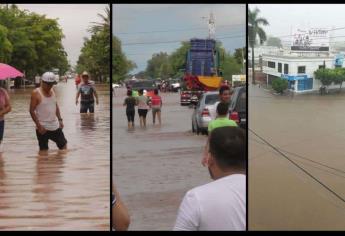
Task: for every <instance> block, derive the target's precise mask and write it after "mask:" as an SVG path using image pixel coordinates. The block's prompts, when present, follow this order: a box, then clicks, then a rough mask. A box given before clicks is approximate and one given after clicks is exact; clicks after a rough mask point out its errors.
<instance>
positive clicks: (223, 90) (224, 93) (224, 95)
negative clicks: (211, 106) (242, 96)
mask: <svg viewBox="0 0 345 236" xmlns="http://www.w3.org/2000/svg"><path fill="white" fill-rule="evenodd" d="M219 97H220V101H221V102H230V97H231V91H230V87H229V86H227V85H223V86H222V87H220V89H219Z"/></svg>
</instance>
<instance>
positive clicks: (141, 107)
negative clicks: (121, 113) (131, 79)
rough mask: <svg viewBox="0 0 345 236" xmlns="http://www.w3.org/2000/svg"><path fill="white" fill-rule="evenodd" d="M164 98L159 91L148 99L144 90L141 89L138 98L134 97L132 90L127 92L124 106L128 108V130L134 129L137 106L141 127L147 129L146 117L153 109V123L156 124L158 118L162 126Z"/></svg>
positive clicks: (155, 91) (156, 90)
mask: <svg viewBox="0 0 345 236" xmlns="http://www.w3.org/2000/svg"><path fill="white" fill-rule="evenodd" d="M162 105H163V103H162V98H161V96H159V95H158V89H155V90H154V94H153V95H152V96H151V97H148V96H146V95H145V94H144V90H143V89H139V91H138V96H136V97H134V96H133V91H132V90H130V89H129V90H127V97H126V98H125V100H124V102H123V106H126V116H127V121H128V129H132V128H134V117H135V106H138V114H139V120H140V127H141V128H146V116H147V113H148V111H149V110H150V109H152V122H153V124H155V123H156V117H157V118H158V124H159V125H161V124H162V118H161V111H162Z"/></svg>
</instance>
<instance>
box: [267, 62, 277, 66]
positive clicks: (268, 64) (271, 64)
mask: <svg viewBox="0 0 345 236" xmlns="http://www.w3.org/2000/svg"><path fill="white" fill-rule="evenodd" d="M267 66H268V67H270V68H276V63H275V62H273V61H268V62H267Z"/></svg>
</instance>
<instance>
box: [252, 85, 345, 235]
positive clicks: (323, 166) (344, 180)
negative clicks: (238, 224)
mask: <svg viewBox="0 0 345 236" xmlns="http://www.w3.org/2000/svg"><path fill="white" fill-rule="evenodd" d="M344 104H345V91H342V93H341V94H337V93H335V94H332V95H327V96H320V95H317V94H309V95H295V96H293V97H292V96H279V95H278V96H276V95H273V94H272V93H271V92H269V91H267V90H265V89H264V88H262V87H261V88H259V87H258V85H257V86H253V85H251V84H250V85H249V113H248V116H249V128H250V129H252V130H253V131H254V132H256V133H257V134H258V135H260V136H261V137H262V138H264V139H265V140H267V141H268V142H269V143H271V144H272V145H273V146H275V147H277V148H280V151H281V152H282V153H284V154H285V155H287V156H288V157H289V158H291V160H293V161H295V162H296V163H297V164H298V165H299V166H301V167H302V168H304V169H305V170H306V171H307V172H308V173H310V174H311V175H313V176H314V177H315V178H317V179H318V180H320V181H321V182H322V183H323V184H325V185H326V186H328V187H329V188H330V189H331V190H332V191H334V192H336V193H337V194H338V195H339V196H340V197H342V198H343V199H344V198H345V161H344V156H345V145H344V140H345V126H344V120H345V109H344V107H345V106H344ZM306 158H307V159H306ZM248 176H249V186H248V187H249V192H248V193H249V200H248V203H249V209H248V213H249V223H248V226H249V230H344V229H345V221H344V219H345V202H342V201H341V200H340V199H339V198H337V197H336V196H335V195H334V194H332V193H331V192H330V191H328V190H327V189H326V188H324V187H323V186H322V185H321V184H319V183H317V182H316V181H315V180H314V179H312V178H311V177H310V176H308V175H307V174H306V173H304V172H303V171H302V170H301V169H299V168H297V167H296V166H295V165H293V164H292V163H291V162H289V161H288V160H287V159H285V158H284V157H283V156H282V155H281V154H279V153H278V152H277V151H274V150H273V149H272V148H271V147H269V146H268V145H267V144H265V143H264V142H263V141H262V140H261V139H259V138H258V137H256V136H255V135H253V133H251V132H250V131H249V174H248Z"/></svg>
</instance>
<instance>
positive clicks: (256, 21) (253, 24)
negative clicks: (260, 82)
mask: <svg viewBox="0 0 345 236" xmlns="http://www.w3.org/2000/svg"><path fill="white" fill-rule="evenodd" d="M259 13H260V10H259V9H258V8H255V9H254V10H253V11H251V10H250V9H249V8H248V41H249V46H250V47H251V51H252V83H253V84H255V65H254V46H255V45H256V38H257V37H258V38H259V42H260V44H263V42H265V41H266V33H265V31H264V30H263V28H262V27H261V26H266V25H269V23H268V21H267V20H266V19H265V18H262V17H259Z"/></svg>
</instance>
